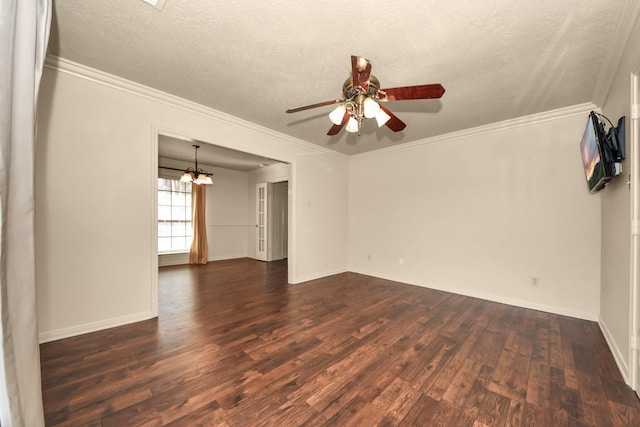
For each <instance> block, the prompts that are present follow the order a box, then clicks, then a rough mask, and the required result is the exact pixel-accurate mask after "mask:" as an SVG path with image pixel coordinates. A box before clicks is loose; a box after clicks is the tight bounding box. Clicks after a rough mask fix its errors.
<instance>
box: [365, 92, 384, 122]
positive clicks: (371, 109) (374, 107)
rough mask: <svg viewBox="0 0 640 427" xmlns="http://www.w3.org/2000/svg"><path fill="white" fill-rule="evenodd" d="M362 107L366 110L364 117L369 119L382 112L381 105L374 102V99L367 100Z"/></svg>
mask: <svg viewBox="0 0 640 427" xmlns="http://www.w3.org/2000/svg"><path fill="white" fill-rule="evenodd" d="M362 106H363V108H364V116H365V117H366V118H367V119H372V118H374V117H375V116H376V114H377V113H378V111H380V105H379V104H378V103H377V102H376V101H374V100H373V98H369V97H367V98H365V100H364V102H363V103H362Z"/></svg>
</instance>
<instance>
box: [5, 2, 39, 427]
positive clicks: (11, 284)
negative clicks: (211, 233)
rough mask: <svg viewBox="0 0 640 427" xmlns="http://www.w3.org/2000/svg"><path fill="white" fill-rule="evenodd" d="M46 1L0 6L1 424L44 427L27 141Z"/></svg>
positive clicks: (31, 126)
mask: <svg viewBox="0 0 640 427" xmlns="http://www.w3.org/2000/svg"><path fill="white" fill-rule="evenodd" d="M50 25H51V0H0V325H1V326H2V335H1V337H0V424H1V425H2V426H3V427H23V426H24V427H27V426H28V427H39V426H43V425H44V417H43V410H42V389H41V384H40V351H39V347H38V325H37V319H36V284H35V259H34V258H35V257H34V216H33V215H34V213H33V209H34V203H33V193H34V188H33V186H34V184H33V181H34V141H35V114H36V100H37V97H38V87H39V85H40V77H41V76H42V68H43V65H44V59H45V54H46V47H47V41H48V39H49V27H50Z"/></svg>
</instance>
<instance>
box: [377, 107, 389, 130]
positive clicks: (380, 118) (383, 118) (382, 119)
mask: <svg viewBox="0 0 640 427" xmlns="http://www.w3.org/2000/svg"><path fill="white" fill-rule="evenodd" d="M378 107H379V106H378ZM375 117H376V122H378V127H382V126H384V124H385V123H387V122H388V121H389V119H390V118H391V116H390V115H388V114H387V113H385V112H384V110H383V109H382V108H380V109H379V110H378V112H377V113H376V116H375Z"/></svg>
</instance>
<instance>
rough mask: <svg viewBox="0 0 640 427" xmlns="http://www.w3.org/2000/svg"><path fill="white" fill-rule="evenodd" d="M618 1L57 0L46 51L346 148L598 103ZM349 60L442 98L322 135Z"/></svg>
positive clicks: (396, 107)
mask: <svg viewBox="0 0 640 427" xmlns="http://www.w3.org/2000/svg"><path fill="white" fill-rule="evenodd" d="M623 3H624V0H580V1H578V0H539V1H524V0H521V1H514V0H450V1H435V0H431V1H429V0H424V1H403V2H389V1H382V0H373V1H361V2H345V1H342V0H340V1H334V0H316V1H313V2H304V3H303V2H300V1H296V0H271V1H268V2H266V1H259V0H245V1H210V0H166V3H165V5H164V8H163V9H162V10H161V11H159V10H157V9H155V8H153V7H152V6H150V5H148V4H146V3H144V2H142V1H136V0H103V1H86V0H57V1H56V0H54V7H55V9H54V25H53V28H52V35H51V42H50V47H49V50H50V53H51V54H53V55H56V56H60V57H63V58H66V59H69V60H72V61H75V62H78V63H81V64H84V65H87V66H90V67H94V68H97V69H99V70H102V71H105V72H108V73H111V74H115V75H117V76H120V77H123V78H126V79H129V80H133V81H135V82H139V83H142V84H144V85H147V86H151V87H153V88H156V89H159V90H162V91H165V92H168V93H171V94H173V95H177V96H180V97H183V98H186V99H189V100H191V101H194V102H197V103H200V104H203V105H206V106H208V107H211V108H214V109H217V110H220V111H223V112H226V113H229V114H232V115H234V116H236V117H240V118H242V119H245V120H248V121H251V122H253V123H257V124H259V125H262V126H265V127H267V128H270V129H273V130H276V131H279V132H282V133H285V134H288V135H291V136H294V137H297V138H300V139H303V140H305V141H308V142H311V143H314V144H318V145H320V146H324V147H328V148H331V149H334V150H337V151H339V152H342V153H346V154H355V153H360V152H366V151H370V150H375V149H378V148H383V147H387V146H391V145H396V144H400V143H407V142H411V141H416V140H419V139H423V138H426V137H431V136H435V135H440V134H444V133H448V132H452V131H456V130H462V129H467V128H470V127H474V126H479V125H483V124H488V123H494V122H498V121H502V120H506V119H510V118H514V117H520V116H523V115H528V114H533V113H538V112H542V111H548V110H551V109H555V108H560V107H564V106H569V105H575V104H579V103H583V102H589V101H593V99H592V97H593V93H594V88H595V87H596V82H597V81H598V76H599V73H600V69H601V66H602V63H603V59H604V56H605V53H606V51H607V48H608V47H609V42H610V40H611V38H612V36H613V34H614V30H615V25H616V20H617V18H618V16H619V14H620V13H621V8H622V7H623ZM350 55H360V56H364V57H366V58H368V59H369V60H370V61H371V63H372V65H373V70H372V73H373V74H374V75H375V76H376V77H378V79H379V80H380V82H381V86H382V87H383V88H386V87H396V86H405V85H418V84H426V83H441V84H442V85H443V86H444V87H445V88H446V93H445V94H444V96H443V97H442V99H440V100H419V101H396V102H390V103H388V104H387V107H388V108H389V109H390V110H391V111H393V112H394V113H395V114H396V115H397V116H398V117H399V118H400V119H401V120H403V121H404V122H405V123H407V128H406V129H405V130H404V131H402V132H399V133H393V132H392V131H391V130H390V129H388V128H386V127H383V128H380V129H378V128H377V126H376V125H375V121H374V120H367V121H366V122H365V125H364V126H363V132H362V135H361V136H357V135H355V134H348V133H347V132H345V131H344V130H343V131H342V132H341V133H340V134H338V135H336V136H333V137H329V136H327V135H326V132H327V130H328V129H329V127H330V126H331V123H330V121H329V119H328V117H327V114H328V113H329V112H330V111H331V108H332V107H321V108H317V109H313V110H308V111H304V112H299V113H295V114H285V110H286V109H287V108H291V107H298V106H302V105H306V104H312V103H316V102H321V101H327V100H331V99H335V98H339V97H341V89H342V83H343V82H344V80H345V79H346V78H347V77H348V75H349V73H350Z"/></svg>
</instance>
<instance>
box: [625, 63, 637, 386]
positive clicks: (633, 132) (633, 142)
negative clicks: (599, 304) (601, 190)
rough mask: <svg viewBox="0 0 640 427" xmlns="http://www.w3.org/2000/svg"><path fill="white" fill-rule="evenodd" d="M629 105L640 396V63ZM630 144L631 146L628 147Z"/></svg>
mask: <svg viewBox="0 0 640 427" xmlns="http://www.w3.org/2000/svg"><path fill="white" fill-rule="evenodd" d="M630 88H631V91H630V92H631V93H630V97H629V98H630V99H629V100H630V108H629V111H630V112H631V120H629V130H630V132H629V136H628V137H627V138H626V139H627V140H626V144H627V153H628V154H630V156H629V157H630V158H629V160H630V179H629V185H630V197H631V200H630V210H631V212H630V214H631V215H630V217H631V237H630V239H631V242H630V257H631V259H630V264H631V265H630V267H631V271H630V273H631V277H630V298H629V302H630V305H631V307H630V309H631V316H630V319H629V320H630V332H631V334H630V337H629V338H630V341H631V342H630V345H629V351H630V352H631V354H630V358H629V360H630V362H631V363H630V365H631V372H629V376H630V380H631V384H630V385H631V388H632V389H633V390H635V392H636V394H638V396H640V342H639V341H640V260H639V259H638V257H639V256H640V235H639V234H638V233H639V230H638V228H639V227H640V226H639V224H640V158H639V156H640V141H639V140H640V121H639V119H638V108H639V106H640V67H638V69H637V70H636V72H635V73H632V74H631V76H630ZM629 148H630V149H629Z"/></svg>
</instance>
